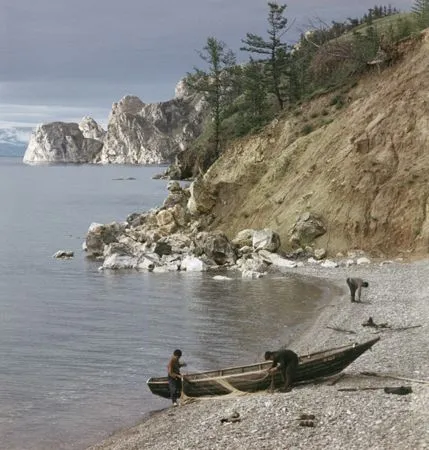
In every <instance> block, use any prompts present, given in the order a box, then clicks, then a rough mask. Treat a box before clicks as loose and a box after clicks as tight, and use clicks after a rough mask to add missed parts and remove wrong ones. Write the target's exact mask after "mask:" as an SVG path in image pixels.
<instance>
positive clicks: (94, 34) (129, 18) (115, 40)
mask: <svg viewBox="0 0 429 450" xmlns="http://www.w3.org/2000/svg"><path fill="white" fill-rule="evenodd" d="M280 3H283V2H280ZM285 3H286V4H287V8H286V12H285V15H286V17H287V18H288V20H289V23H290V24H291V28H290V30H289V31H288V35H287V38H286V40H289V42H290V43H294V42H295V41H296V39H297V36H299V33H300V31H305V30H306V29H308V27H309V23H310V22H312V21H313V22H314V21H315V20H317V19H318V18H320V19H323V20H324V21H326V22H327V23H330V21H331V20H337V21H343V20H346V19H347V17H361V16H363V14H364V13H365V12H366V11H367V10H368V8H371V7H372V6H373V5H374V4H382V5H387V4H389V3H390V4H391V5H392V6H394V7H396V8H398V9H400V10H401V11H409V10H410V8H411V6H412V4H413V0H392V1H390V2H389V1H387V2H386V3H383V2H380V1H376V0H360V1H359V2H356V1H355V0H290V1H286V2H285ZM267 12H268V6H267V1H266V0H181V1H177V0H156V1H155V0H153V1H152V0H151V1H149V0H0V130H1V129H11V128H19V129H21V128H22V127H30V128H31V127H34V126H36V125H37V124H40V123H46V122H52V121H66V122H68V121H73V122H78V121H79V120H80V119H81V118H82V117H83V116H86V115H89V116H91V117H93V118H94V119H95V120H97V121H98V122H99V123H101V124H102V125H103V126H106V125H107V120H108V115H109V111H110V109H111V106H112V103H113V102H116V101H119V100H120V99H121V98H122V97H123V96H124V95H137V96H138V97H139V98H140V99H141V100H142V101H143V102H145V103H153V102H159V101H165V100H169V99H171V98H173V97H174V88H175V85H176V83H177V82H178V81H179V80H180V79H181V78H182V77H183V76H184V75H186V73H187V72H192V70H193V68H194V67H199V68H204V63H203V61H202V60H201V59H200V58H199V56H198V51H199V50H201V49H202V48H203V47H204V45H205V43H206V40H207V38H208V37H209V36H213V37H216V38H217V39H219V40H222V41H224V42H225V43H226V44H227V45H228V47H229V48H231V49H233V50H234V51H236V52H237V54H238V55H237V56H238V58H239V59H241V60H243V61H245V60H247V58H248V55H246V54H243V53H241V52H239V51H238V49H239V47H240V44H241V39H243V38H244V37H245V35H246V33H248V32H251V33H256V34H259V35H261V36H266V33H265V31H266V28H267V22H266V18H267ZM24 131H25V130H24ZM16 136H18V139H22V140H23V141H24V140H25V139H26V138H27V134H26V133H25V132H24V133H22V132H20V133H17V134H16Z"/></svg>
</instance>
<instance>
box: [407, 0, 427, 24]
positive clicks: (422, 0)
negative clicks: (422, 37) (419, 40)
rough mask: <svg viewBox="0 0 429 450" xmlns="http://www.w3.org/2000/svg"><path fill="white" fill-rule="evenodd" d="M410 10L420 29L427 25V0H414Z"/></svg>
mask: <svg viewBox="0 0 429 450" xmlns="http://www.w3.org/2000/svg"><path fill="white" fill-rule="evenodd" d="M411 11H412V12H413V13H414V14H415V16H416V21H417V25H418V27H419V28H420V29H424V28H427V27H429V0H414V4H413V7H412V8H411Z"/></svg>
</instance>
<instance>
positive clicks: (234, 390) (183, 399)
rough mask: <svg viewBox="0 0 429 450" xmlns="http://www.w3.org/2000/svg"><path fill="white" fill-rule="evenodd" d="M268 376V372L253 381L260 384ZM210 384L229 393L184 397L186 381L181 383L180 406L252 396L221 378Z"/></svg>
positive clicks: (212, 380) (213, 380)
mask: <svg viewBox="0 0 429 450" xmlns="http://www.w3.org/2000/svg"><path fill="white" fill-rule="evenodd" d="M269 376H270V374H269V373H268V372H265V373H263V374H262V375H261V377H260V378H259V379H254V380H253V381H255V382H261V381H263V380H265V379H266V378H267V377H269ZM208 378H209V377H207V379H208ZM211 382H212V383H216V384H218V385H219V386H222V387H223V388H224V389H225V390H226V391H229V393H228V394H223V395H221V396H219V395H216V396H215V395H213V394H210V393H209V392H208V393H207V395H206V396H198V397H190V396H188V395H186V393H185V390H184V389H183V385H184V383H186V380H185V381H182V391H181V395H180V402H181V404H188V403H192V402H195V401H197V400H213V399H219V397H222V398H230V397H239V396H244V395H249V394H252V392H248V391H241V390H240V389H237V388H236V387H234V386H233V385H232V384H231V383H229V382H228V381H227V380H226V379H225V378H221V377H219V378H216V379H213V378H212V379H211Z"/></svg>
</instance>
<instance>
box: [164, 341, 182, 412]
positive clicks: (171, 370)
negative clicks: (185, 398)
mask: <svg viewBox="0 0 429 450" xmlns="http://www.w3.org/2000/svg"><path fill="white" fill-rule="evenodd" d="M181 356H182V351H181V350H180V349H176V350H174V352H173V355H172V356H171V358H170V361H169V362H168V366H167V370H168V387H169V389H170V398H171V401H172V403H173V406H177V405H178V403H177V399H178V398H179V396H180V393H181V391H182V375H181V374H180V368H181V367H185V366H186V363H181V362H180V357H181Z"/></svg>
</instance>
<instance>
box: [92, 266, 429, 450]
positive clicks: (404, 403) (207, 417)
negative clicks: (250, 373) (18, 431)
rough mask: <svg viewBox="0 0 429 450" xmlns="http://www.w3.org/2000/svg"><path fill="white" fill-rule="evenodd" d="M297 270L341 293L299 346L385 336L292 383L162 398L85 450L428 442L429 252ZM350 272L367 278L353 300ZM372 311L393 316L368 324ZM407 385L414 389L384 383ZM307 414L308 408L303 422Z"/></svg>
mask: <svg viewBox="0 0 429 450" xmlns="http://www.w3.org/2000/svg"><path fill="white" fill-rule="evenodd" d="M291 273H298V274H301V275H304V276H308V277H317V278H321V279H324V280H328V281H329V282H330V283H332V284H333V285H334V286H335V287H337V288H338V289H337V290H336V291H338V292H339V294H338V295H337V296H335V298H332V299H331V300H330V301H329V302H328V304H327V305H326V306H325V307H323V308H321V311H320V314H319V315H318V316H317V317H316V319H315V320H314V322H313V323H312V324H311V325H310V326H309V327H308V328H307V329H306V330H304V332H303V333H302V335H300V336H299V337H298V338H297V339H296V340H295V341H294V342H293V343H291V344H290V345H289V348H291V349H292V350H294V351H295V352H297V353H298V354H301V355H302V354H307V353H310V352H313V351H317V350H323V349H328V348H332V347H337V346H341V345H345V344H348V343H352V342H362V341H365V340H368V339H373V338H374V337H377V336H379V337H380V341H379V342H378V343H376V344H375V345H374V347H373V348H372V349H371V350H370V351H367V352H366V353H364V354H363V355H362V356H361V357H360V358H358V359H357V360H356V361H354V362H353V363H352V364H351V365H350V366H348V367H347V368H346V369H345V370H344V371H343V372H342V373H341V374H340V375H337V376H334V377H331V378H328V379H325V380H323V381H319V382H317V383H313V384H304V385H297V386H295V387H294V388H293V390H292V391H291V392H288V393H280V392H274V393H270V392H260V393H255V394H244V395H237V394H232V395H228V396H223V397H216V398H207V399H199V400H193V401H188V400H187V401H183V402H182V404H181V405H180V406H179V407H176V408H173V407H170V406H169V404H168V401H166V409H164V410H162V411H157V412H154V413H152V414H151V415H149V416H148V417H145V418H143V419H142V421H141V422H140V423H138V424H136V425H135V426H134V427H132V428H130V429H125V430H119V431H116V432H115V433H114V434H113V435H112V436H110V437H109V438H107V439H106V440H104V441H103V442H100V443H98V444H96V445H93V446H91V447H90V448H89V449H88V450H131V449H133V450H136V449H153V450H157V449H158V450H164V449H165V450H167V449H171V448H175V449H183V450H184V449H231V450H232V449H237V450H238V449H243V448H246V449H272V448H281V449H304V448H305V449H323V448H329V449H348V450H352V449H386V450H387V449H395V450H402V449H426V448H429V426H428V423H429V362H428V357H429V332H428V331H429V330H428V322H429V281H428V280H429V260H421V261H414V262H403V261H383V262H381V261H380V262H372V263H370V264H366V265H353V266H351V267H338V268H323V267H321V266H320V265H318V264H312V265H310V264H309V265H305V266H304V267H299V268H295V269H291ZM347 277H361V278H363V279H365V280H366V281H368V282H369V287H368V288H367V289H364V290H363V293H362V302H361V303H352V302H350V297H349V292H348V289H347V285H346V283H345V280H346V278H347ZM255 282H257V280H255ZM370 317H371V318H372V320H373V321H374V322H375V324H386V325H387V326H386V327H384V328H376V327H369V326H363V325H362V324H363V323H365V322H366V321H367V320H368V319H369V318H370ZM401 386H404V387H410V388H411V391H412V392H411V393H409V394H406V395H398V394H389V393H386V392H385V391H384V388H385V387H401ZM237 415H238V417H239V419H237V420H235V421H228V420H227V421H225V420H224V419H228V418H230V417H232V416H237ZM302 415H307V416H309V417H312V419H311V420H310V421H308V420H307V425H305V423H303V421H302V420H300V417H302Z"/></svg>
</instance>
